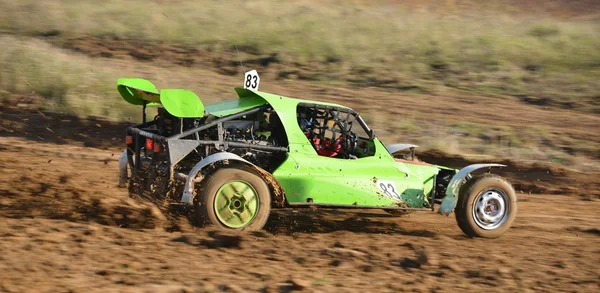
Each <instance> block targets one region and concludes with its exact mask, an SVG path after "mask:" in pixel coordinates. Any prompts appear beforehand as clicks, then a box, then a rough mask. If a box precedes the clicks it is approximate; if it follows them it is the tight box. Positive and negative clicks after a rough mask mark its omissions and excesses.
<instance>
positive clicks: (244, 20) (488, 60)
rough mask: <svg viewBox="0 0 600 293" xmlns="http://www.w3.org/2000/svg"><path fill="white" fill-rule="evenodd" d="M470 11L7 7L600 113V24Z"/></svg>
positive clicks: (217, 5) (5, 25) (137, 4)
mask: <svg viewBox="0 0 600 293" xmlns="http://www.w3.org/2000/svg"><path fill="white" fill-rule="evenodd" d="M459 4H460V3H459ZM459 4H456V1H446V2H444V3H438V4H437V6H435V7H436V8H437V9H436V10H437V11H434V12H431V9H430V10H409V8H407V6H404V5H396V4H390V3H385V2H377V3H375V4H373V3H372V2H370V3H369V4H364V3H362V2H360V1H356V2H352V3H348V2H344V5H341V4H340V1H328V2H318V1H308V0H304V1H294V2H293V3H291V2H282V1H275V0H257V1H239V0H234V1H227V2H220V1H208V0H200V1H168V2H166V1H159V0H154V1H148V0H144V1H142V0H130V1H127V2H122V1H115V0H112V1H111V0H109V1H103V2H102V4H98V2H95V1H80V0H63V1H34V0H23V1H5V0H3V1H0V10H1V11H3V17H2V18H0V30H3V31H6V32H9V33H14V34H19V35H34V36H39V35H59V37H64V38H69V37H78V36H90V35H91V36H95V37H106V36H111V37H117V38H135V39H143V40H148V41H164V42H169V43H173V44H179V45H184V46H192V47H201V48H203V49H206V50H209V51H213V52H217V51H218V52H222V51H227V52H232V51H233V50H234V48H235V47H237V48H238V49H239V50H240V51H242V53H243V56H242V58H245V56H250V57H249V58H253V57H251V56H252V55H259V56H265V55H272V54H276V55H277V62H279V63H281V64H283V65H284V66H287V67H288V68H290V70H289V71H291V73H292V74H290V72H288V71H282V72H281V77H283V78H289V77H290V76H292V78H293V77H295V75H294V74H293V73H294V72H295V71H297V70H300V71H302V74H300V75H299V76H300V77H299V78H302V79H307V80H313V81H319V82H325V83H336V82H341V83H350V84H352V85H357V86H377V87H384V88H392V89H396V90H409V91H413V92H417V93H423V92H425V93H432V92H435V93H439V92H444V91H447V90H452V91H456V90H458V91H469V92H475V93H479V94H484V95H509V96H517V97H521V98H522V99H523V100H524V101H525V102H528V103H537V104H542V105H545V106H550V107H552V106H555V107H570V108H573V109H578V110H583V111H588V112H590V111H591V112H595V113H599V112H600V105H598V103H597V99H598V92H600V82H599V80H600V50H599V48H600V35H599V34H598V31H600V24H599V22H598V21H596V20H594V19H592V20H585V21H582V20H568V19H567V20H565V19H562V20H558V19H554V18H551V17H550V16H546V15H544V14H534V15H523V14H521V15H515V14H511V12H513V11H514V10H515V9H516V8H518V7H514V5H512V6H511V5H505V6H503V5H502V1H500V2H498V1H496V2H495V5H491V4H488V5H483V4H482V5H480V6H476V7H475V8H471V9H470V10H466V9H465V8H464V7H462V6H460V5H459ZM469 5H471V6H472V5H474V4H473V3H470V4H469ZM430 6H432V5H431V4H430ZM444 8H447V9H444ZM477 9H479V10H477ZM229 56H231V58H235V57H236V56H235V55H229Z"/></svg>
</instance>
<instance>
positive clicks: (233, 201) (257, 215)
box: [194, 167, 271, 231]
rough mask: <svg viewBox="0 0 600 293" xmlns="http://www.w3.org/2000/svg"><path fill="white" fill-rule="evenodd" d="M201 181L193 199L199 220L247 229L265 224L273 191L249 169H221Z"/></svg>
mask: <svg viewBox="0 0 600 293" xmlns="http://www.w3.org/2000/svg"><path fill="white" fill-rule="evenodd" d="M201 184H202V187H201V188H200V192H199V194H198V195H197V198H196V201H195V202H194V204H195V209H196V216H197V217H198V221H199V222H200V223H205V224H209V225H214V226H216V227H217V228H220V229H223V230H246V231H254V230H260V229H262V228H263V227H264V225H265V224H266V222H267V219H268V218H269V213H270V209H271V192H270V191H269V187H268V186H267V184H266V183H265V182H264V180H263V179H262V178H260V177H259V176H258V175H256V174H255V173H254V172H252V171H251V169H250V168H246V167H233V168H222V169H219V170H217V171H216V172H215V173H213V174H212V175H210V176H209V177H208V178H207V179H206V181H204V182H202V183H201Z"/></svg>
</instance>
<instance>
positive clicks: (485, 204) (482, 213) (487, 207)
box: [473, 189, 510, 230]
mask: <svg viewBox="0 0 600 293" xmlns="http://www.w3.org/2000/svg"><path fill="white" fill-rule="evenodd" d="M507 198H508V197H507V196H506V194H505V193H504V192H502V191H500V190H497V189H488V190H486V191H484V192H482V193H480V194H479V195H478V196H477V198H476V199H475V202H474V204H473V219H474V220H475V224H477V226H479V227H480V228H481V229H484V230H494V229H497V228H498V227H500V226H502V224H504V222H506V218H507V216H508V211H509V209H510V206H509V205H508V201H507Z"/></svg>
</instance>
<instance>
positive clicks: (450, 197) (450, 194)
mask: <svg viewBox="0 0 600 293" xmlns="http://www.w3.org/2000/svg"><path fill="white" fill-rule="evenodd" d="M491 167H506V165H502V164H473V165H469V166H466V167H464V168H462V169H460V171H458V173H456V174H455V175H454V177H452V179H451V180H450V183H448V188H446V196H445V197H444V199H443V200H442V204H441V205H440V208H439V209H438V213H440V214H442V215H446V216H447V215H449V214H450V213H452V211H454V208H455V207H456V202H457V201H458V196H459V194H458V192H459V190H460V187H461V186H462V185H463V184H464V179H465V178H467V176H469V174H470V173H471V172H473V171H475V170H477V169H481V168H491Z"/></svg>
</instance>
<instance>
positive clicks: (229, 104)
mask: <svg viewBox="0 0 600 293" xmlns="http://www.w3.org/2000/svg"><path fill="white" fill-rule="evenodd" d="M266 103H267V102H266V101H265V100H264V99H263V98H261V97H258V96H248V97H240V98H239V99H233V100H226V101H222V102H217V103H213V104H208V105H206V112H208V113H210V114H211V115H214V116H217V117H224V116H227V115H232V114H235V113H239V112H242V111H245V110H248V109H252V108H254V107H258V106H262V105H265V104H266Z"/></svg>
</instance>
